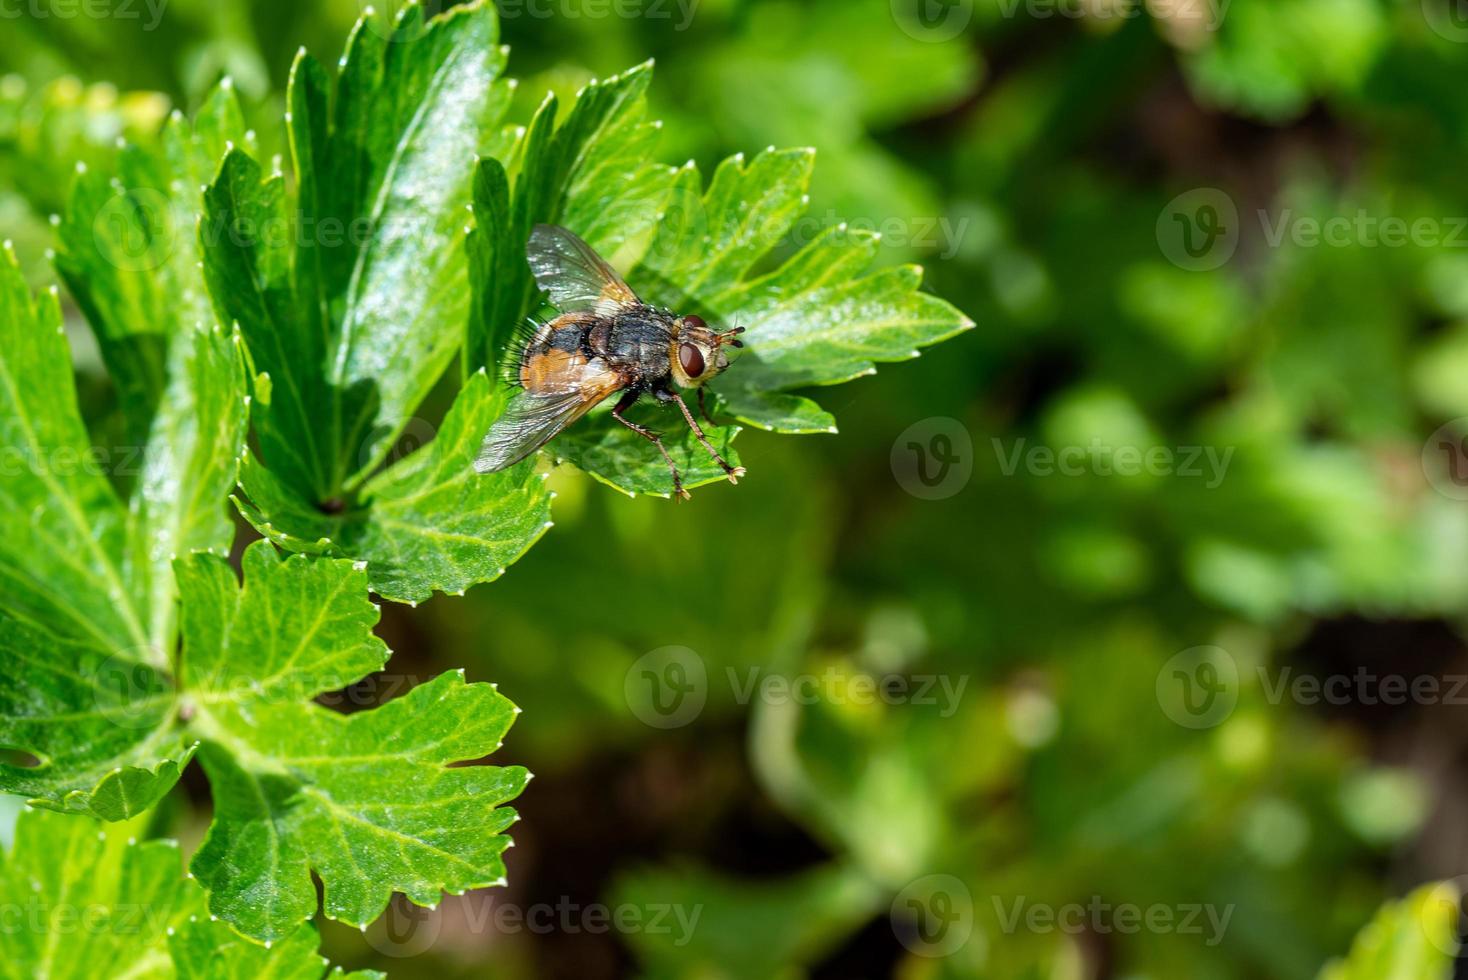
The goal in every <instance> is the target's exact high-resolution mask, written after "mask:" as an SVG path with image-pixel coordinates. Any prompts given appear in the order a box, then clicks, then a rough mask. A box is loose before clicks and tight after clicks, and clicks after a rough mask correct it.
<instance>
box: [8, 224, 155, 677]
mask: <svg viewBox="0 0 1468 980" xmlns="http://www.w3.org/2000/svg"><path fill="white" fill-rule="evenodd" d="M0 445H3V446H4V447H5V449H6V453H7V458H6V460H5V464H6V470H7V472H6V474H5V477H4V479H0V611H4V612H7V613H9V614H10V615H12V616H14V617H16V618H19V619H23V620H27V621H30V622H34V623H37V624H41V625H44V626H45V627H47V628H48V629H50V631H52V632H54V633H56V634H58V635H60V636H66V637H76V638H83V637H84V638H86V639H87V640H88V641H89V642H90V643H92V644H94V645H96V646H98V647H100V648H102V649H128V648H133V647H146V646H148V643H149V635H148V630H147V628H146V627H145V625H144V617H143V615H142V613H141V612H140V606H139V595H138V591H137V590H136V588H135V586H134V585H133V584H132V583H129V581H128V580H127V577H126V573H125V565H126V562H125V559H124V550H125V544H126V537H127V521H128V517H127V513H126V511H125V510H124V508H123V505H122V502H121V501H120V500H119V499H118V497H117V494H116V493H115V492H114V491H113V489H112V487H111V486H110V485H109V484H108V482H107V479H106V477H105V476H104V475H103V473H102V470H101V468H100V467H99V466H98V465H96V463H95V461H94V459H93V457H92V455H91V444H90V440H89V439H88V438H87V433H86V430H85V428H84V427H83V426H82V420H81V415H80V412H79V411H78V409H77V402H76V389H75V388H74V387H73V384H72V377H71V352H70V348H69V346H68V345H67V342H66V337H65V335H64V334H63V333H62V327H61V308H60V304H59V302H58V299H57V296H56V293H55V291H54V290H53V291H52V292H51V293H49V294H47V295H45V296H43V297H41V298H40V300H39V301H37V300H33V299H32V297H31V295H30V291H29V289H27V287H26V284H25V281H24V279H23V278H22V277H21V273H20V269H19V266H18V264H17V262H16V258H15V255H14V253H13V252H11V251H10V250H9V249H6V254H5V255H4V257H3V258H0ZM37 515H45V519H44V520H38V519H37Z"/></svg>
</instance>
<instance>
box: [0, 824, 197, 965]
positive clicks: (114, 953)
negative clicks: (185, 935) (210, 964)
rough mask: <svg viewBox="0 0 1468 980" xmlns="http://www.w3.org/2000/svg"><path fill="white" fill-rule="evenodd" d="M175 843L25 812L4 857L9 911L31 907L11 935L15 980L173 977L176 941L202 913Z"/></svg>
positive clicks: (2, 895) (1, 897)
mask: <svg viewBox="0 0 1468 980" xmlns="http://www.w3.org/2000/svg"><path fill="white" fill-rule="evenodd" d="M202 898H203V895H202V893H201V892H200V891H199V890H198V888H197V887H195V886H193V885H191V884H190V883H189V882H188V881H187V880H186V879H185V878H184V876H183V868H182V866H181V863H180V860H179V853H178V845H177V844H175V843H174V842H173V841H145V842H142V843H138V842H136V841H134V840H132V839H130V838H129V837H128V836H127V834H126V833H125V832H123V831H122V830H121V828H118V829H117V830H115V831H114V832H111V833H108V832H103V831H102V830H101V828H100V827H99V825H98V824H96V823H94V822H93V821H91V820H86V819H79V818H76V817H63V816H59V815H57V814H52V813H42V812H39V811H31V812H26V813H22V814H21V815H20V817H19V819H18V821H17V822H16V827H15V842H14V844H13V845H12V846H11V848H10V851H9V853H8V854H0V902H4V903H5V905H6V907H7V908H12V907H15V908H20V909H22V910H25V909H27V908H29V911H28V912H27V914H25V915H24V916H23V917H21V918H20V919H19V923H20V927H19V928H15V927H14V926H13V924H12V925H11V926H8V927H7V928H6V930H5V957H4V972H5V974H6V975H7V976H14V977H47V978H50V980H61V978H81V977H95V976H114V977H120V976H137V977H168V976H170V975H171V974H172V970H171V969H170V966H171V964H170V961H169V955H168V932H169V931H170V930H172V929H176V928H178V927H179V926H181V925H183V924H184V923H186V922H187V921H188V919H189V916H190V915H193V914H195V913H198V912H201V911H202V906H203V902H202Z"/></svg>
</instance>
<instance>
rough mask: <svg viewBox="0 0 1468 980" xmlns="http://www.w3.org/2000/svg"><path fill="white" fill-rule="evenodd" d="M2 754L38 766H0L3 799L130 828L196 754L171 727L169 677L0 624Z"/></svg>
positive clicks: (8, 622)
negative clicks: (14, 797) (19, 798)
mask: <svg viewBox="0 0 1468 980" xmlns="http://www.w3.org/2000/svg"><path fill="white" fill-rule="evenodd" d="M0 654H3V656H4V658H5V663H6V665H7V669H6V671H5V676H6V680H5V682H4V683H0V745H4V746H9V747H10V748H11V749H18V750H22V751H24V752H26V753H28V754H30V755H32V756H34V757H35V758H36V760H37V762H38V764H37V765H34V766H20V765H14V764H12V763H0V790H3V791H4V792H7V793H19V794H22V795H24V796H26V797H28V798H29V801H30V802H31V803H32V804H34V805H36V806H43V807H48V808H50V809H56V810H66V811H71V812H81V813H91V814H92V815H93V816H96V817H100V818H102V819H104V820H125V819H127V818H129V817H132V816H135V815H137V814H139V813H142V812H143V811H144V810H146V809H148V808H149V807H151V806H152V805H153V804H155V803H157V802H158V800H160V799H161V798H162V797H163V795H164V794H165V793H167V792H168V791H169V790H170V789H172V788H173V784H174V783H176V782H177V781H178V776H179V773H180V771H181V770H182V769H183V767H184V766H185V765H187V764H188V761H189V757H190V756H191V755H192V754H193V746H192V745H186V744H185V739H184V736H183V735H182V733H180V732H178V731H176V730H173V729H172V728H171V727H170V725H169V723H170V721H171V719H172V717H173V711H174V696H173V690H172V688H171V685H170V684H169V683H168V680H167V678H165V677H163V676H162V675H160V674H159V673H158V671H156V670H155V669H154V668H153V667H152V666H151V665H150V664H149V663H148V662H147V661H146V659H143V658H141V657H134V656H127V655H124V654H109V653H108V652H106V651H105V650H101V649H98V648H96V647H92V646H88V645H85V644H83V643H81V642H77V641H69V640H62V639H58V638H56V637H54V636H51V635H49V634H47V633H44V632H43V631H41V630H39V629H35V628H33V627H30V626H27V625H25V624H23V623H21V622H19V621H17V620H13V619H9V618H6V617H5V616H3V615H0Z"/></svg>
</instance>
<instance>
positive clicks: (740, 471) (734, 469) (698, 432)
mask: <svg viewBox="0 0 1468 980" xmlns="http://www.w3.org/2000/svg"><path fill="white" fill-rule="evenodd" d="M698 393H699V394H700V395H702V394H703V389H702V388H700V389H699V392H698ZM668 394H669V396H670V397H671V398H672V399H673V401H675V402H677V403H678V407H679V408H681V409H682V410H683V417H684V418H685V419H687V420H688V427H689V428H690V429H692V430H693V434H694V435H695V436H697V437H698V441H699V442H701V443H702V444H703V448H705V449H707V450H708V452H709V455H710V456H712V457H713V458H714V459H715V460H716V461H717V462H718V464H719V465H720V466H722V467H723V468H724V473H725V474H727V475H728V477H729V482H730V483H738V482H739V478H740V477H741V476H743V475H744V467H742V466H730V465H729V464H728V463H727V462H726V461H725V460H724V457H722V456H720V455H719V451H718V450H717V449H715V448H714V446H713V443H711V442H709V440H708V436H706V435H704V434H703V430H702V429H700V428H699V427H698V420H697V419H695V418H694V417H693V413H692V412H690V411H689V410H688V403H687V402H685V401H684V400H683V396H682V395H679V394H678V393H677V392H669V393H668Z"/></svg>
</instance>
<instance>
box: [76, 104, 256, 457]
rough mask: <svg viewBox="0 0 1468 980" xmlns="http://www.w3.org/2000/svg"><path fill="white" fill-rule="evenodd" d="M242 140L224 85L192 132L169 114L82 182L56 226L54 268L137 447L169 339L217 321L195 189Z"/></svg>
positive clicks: (164, 373)
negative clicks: (198, 236)
mask: <svg viewBox="0 0 1468 980" xmlns="http://www.w3.org/2000/svg"><path fill="white" fill-rule="evenodd" d="M244 132H245V127H244V122H243V120H242V118H241V116H240V108H239V103H238V101H237V100H236V98H235V96H234V92H233V90H232V89H231V88H230V87H229V86H221V87H220V88H218V89H217V90H216V91H215V92H214V94H213V95H212V96H211V97H210V99H209V100H208V101H207V102H206V103H205V104H204V106H203V108H202V109H200V111H199V115H198V117H197V119H196V120H195V121H194V122H193V124H192V125H191V124H190V123H189V122H188V121H186V120H185V119H184V118H183V116H182V115H181V114H180V113H177V112H175V113H174V114H173V115H172V116H171V117H170V119H169V121H168V124H167V126H166V127H165V128H164V130H163V133H162V135H161V136H160V137H159V138H158V139H157V140H156V141H154V142H150V143H143V144H136V145H128V146H125V147H123V148H122V149H121V150H120V151H118V155H117V160H116V164H115V166H114V167H112V168H110V169H109V170H106V171H104V170H100V169H87V170H85V171H84V172H82V173H81V174H79V175H78V177H77V179H76V183H75V184H74V185H73V187H72V189H71V195H70V198H69V200H68V202H67V205H66V209H65V213H64V214H63V216H62V218H61V220H60V222H59V224H58V227H57V236H58V239H59V241H58V247H57V249H56V260H55V261H56V269H57V271H58V272H59V273H60V274H61V277H62V279H63V280H64V281H65V283H66V287H67V289H68V290H69V291H70V292H71V294H72V295H73V296H74V297H76V301H77V305H79V306H80V307H81V308H82V311H83V312H84V313H85V314H86V317H87V322H88V323H89V324H90V325H91V327H92V331H93V333H94V334H95V335H96V337H97V344H98V347H99V349H100V350H101V353H102V360H103V363H104V364H106V366H107V371H108V374H109V376H110V377H111V379H112V382H113V384H114V385H115V386H116V388H117V392H118V401H119V404H120V405H121V408H122V410H123V413H124V415H125V416H126V418H127V423H128V424H127V432H128V435H129V436H130V437H131V438H133V439H134V440H135V441H141V440H142V439H144V438H145V437H146V434H147V432H148V429H149V427H150V426H151V424H152V420H153V415H154V413H155V412H156V411H157V407H158V402H159V399H160V398H161V397H162V395H163V392H164V388H165V386H166V384H167V379H168V377H169V372H168V370H167V368H168V356H169V353H168V352H169V349H170V345H171V343H172V341H173V339H174V338H175V337H180V336H184V335H185V334H187V333H188V332H189V331H192V330H194V329H196V328H202V327H205V326H207V325H209V324H211V323H213V322H214V316H213V312H212V310H211V308H210V305H209V294H208V292H207V290H206V289H205V287H204V279H203V274H202V273H201V271H200V269H199V260H200V258H201V256H200V251H199V248H198V245H197V243H196V242H195V241H194V234H195V231H194V230H195V227H196V224H197V222H198V215H199V203H200V194H199V188H200V186H201V185H203V184H204V183H205V182H207V181H208V180H210V179H211V178H212V177H213V176H214V172H215V170H216V169H217V167H218V165H219V161H220V160H221V159H222V158H223V157H224V154H225V151H226V148H227V146H229V145H230V143H231V142H232V141H235V140H240V141H243V140H244V136H243V134H244Z"/></svg>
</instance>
